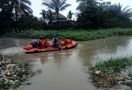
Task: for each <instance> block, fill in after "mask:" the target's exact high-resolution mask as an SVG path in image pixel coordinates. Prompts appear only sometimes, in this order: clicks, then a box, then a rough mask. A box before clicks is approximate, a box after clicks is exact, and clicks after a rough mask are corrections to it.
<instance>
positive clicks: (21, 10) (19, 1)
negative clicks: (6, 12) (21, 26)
mask: <svg viewBox="0 0 132 90" xmlns="http://www.w3.org/2000/svg"><path fill="white" fill-rule="evenodd" d="M11 1H12V2H13V3H12V4H13V8H12V10H14V11H15V12H14V15H15V20H16V21H18V18H20V17H22V16H26V15H32V12H33V11H32V9H31V8H30V7H29V6H30V5H31V2H30V1H29V0H11ZM12 12H13V11H12Z"/></svg>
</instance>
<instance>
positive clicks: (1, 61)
mask: <svg viewBox="0 0 132 90" xmlns="http://www.w3.org/2000/svg"><path fill="white" fill-rule="evenodd" d="M35 74H36V72H34V71H33V70H32V69H31V65H30V64H28V63H24V64H15V63H12V59H11V56H7V55H6V56H5V55H0V90H5V89H6V90H7V89H10V88H17V87H19V86H21V85H30V84H31V83H30V82H28V80H29V78H31V77H32V76H34V75H35ZM26 81H27V82H26Z"/></svg>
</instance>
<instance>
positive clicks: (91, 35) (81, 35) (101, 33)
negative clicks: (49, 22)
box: [6, 28, 132, 41]
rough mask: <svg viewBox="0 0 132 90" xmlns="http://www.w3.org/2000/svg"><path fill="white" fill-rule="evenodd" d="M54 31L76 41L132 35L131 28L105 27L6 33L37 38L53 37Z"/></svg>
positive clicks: (12, 35) (19, 36) (10, 35)
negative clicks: (100, 28) (101, 28)
mask: <svg viewBox="0 0 132 90" xmlns="http://www.w3.org/2000/svg"><path fill="white" fill-rule="evenodd" d="M55 33H57V34H58V37H60V38H61V39H65V38H66V37H69V38H71V39H74V40H78V41H86V40H93V39H98V38H105V37H110V36H120V35H132V29H131V28H128V29H121V28H114V29H105V30H96V31H95V30H88V31H86V30H72V29H71V30H70V29H69V30H45V31H43V30H39V31H38V30H32V29H31V30H29V31H23V32H21V33H16V32H14V33H9V34H6V36H7V37H18V38H39V37H40V36H45V35H46V36H48V37H49V38H53V37H54V35H55Z"/></svg>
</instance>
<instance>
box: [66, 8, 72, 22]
mask: <svg viewBox="0 0 132 90" xmlns="http://www.w3.org/2000/svg"><path fill="white" fill-rule="evenodd" d="M72 15H73V13H72V12H71V10H70V11H69V12H68V15H67V18H68V19H69V20H71V19H72Z"/></svg>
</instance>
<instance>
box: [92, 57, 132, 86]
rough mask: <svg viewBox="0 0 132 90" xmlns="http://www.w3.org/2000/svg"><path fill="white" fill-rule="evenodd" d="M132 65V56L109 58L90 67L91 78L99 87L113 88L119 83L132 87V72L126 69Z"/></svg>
mask: <svg viewBox="0 0 132 90" xmlns="http://www.w3.org/2000/svg"><path fill="white" fill-rule="evenodd" d="M131 66H132V57H129V58H128V57H125V58H116V59H114V58H113V59H112V58H111V59H109V60H108V61H105V62H103V63H98V64H96V65H95V66H94V67H91V68H90V76H91V77H90V78H91V80H92V82H93V84H94V85H95V86H96V87H98V88H111V87H114V86H116V85H118V84H122V85H127V86H129V87H131V88H132V86H131V85H132V73H128V72H126V69H128V68H129V67H131Z"/></svg>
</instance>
